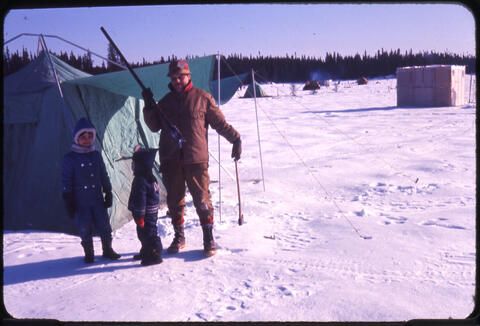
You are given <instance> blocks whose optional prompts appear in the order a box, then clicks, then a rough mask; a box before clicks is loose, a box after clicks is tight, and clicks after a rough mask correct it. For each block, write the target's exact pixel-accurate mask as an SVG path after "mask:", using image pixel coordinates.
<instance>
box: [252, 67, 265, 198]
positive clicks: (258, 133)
mask: <svg viewBox="0 0 480 326" xmlns="http://www.w3.org/2000/svg"><path fill="white" fill-rule="evenodd" d="M252 85H253V100H254V102H255V118H256V120H257V138H258V151H259V152H260V166H261V168H262V183H263V191H265V177H264V175H263V159H262V146H261V145H260V128H259V127H258V111H257V92H256V87H255V73H254V71H253V69H252Z"/></svg>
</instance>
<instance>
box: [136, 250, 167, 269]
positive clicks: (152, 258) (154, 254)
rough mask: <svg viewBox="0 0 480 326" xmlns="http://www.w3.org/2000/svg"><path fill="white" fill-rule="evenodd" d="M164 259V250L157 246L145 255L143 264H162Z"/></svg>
mask: <svg viewBox="0 0 480 326" xmlns="http://www.w3.org/2000/svg"><path fill="white" fill-rule="evenodd" d="M162 261H163V259H162V252H161V251H158V249H156V248H155V249H153V250H152V251H151V252H150V253H148V254H144V255H143V257H142V262H141V264H142V265H143V266H150V265H156V264H160V263H161V262H162Z"/></svg>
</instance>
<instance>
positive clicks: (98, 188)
mask: <svg viewBox="0 0 480 326" xmlns="http://www.w3.org/2000/svg"><path fill="white" fill-rule="evenodd" d="M95 136H96V130H95V128H93V126H92V125H91V124H90V123H89V122H88V120H87V119H85V118H81V119H80V120H78V122H77V124H76V125H75V129H74V131H73V144H72V147H71V150H70V152H68V153H67V154H65V156H64V157H63V161H62V185H63V190H62V197H63V199H64V201H65V206H66V209H67V213H68V215H69V217H70V218H75V219H76V223H77V227H78V233H79V236H80V238H81V240H82V241H81V244H82V247H83V249H84V252H85V259H84V260H85V262H86V263H93V261H94V248H93V238H92V237H93V227H94V226H95V227H96V229H97V231H98V233H99V236H100V238H101V240H102V249H103V255H102V256H103V257H105V258H110V259H119V258H120V255H119V254H117V253H116V252H115V251H114V250H113V249H112V228H111V226H110V221H109V217H108V212H107V208H108V207H111V206H112V185H111V183H110V179H109V177H108V174H107V169H106V168H105V163H104V162H103V159H102V155H101V154H100V152H98V151H97V150H95V145H94V144H93V143H94V141H95ZM102 191H103V192H104V193H105V197H104V196H103V194H102Z"/></svg>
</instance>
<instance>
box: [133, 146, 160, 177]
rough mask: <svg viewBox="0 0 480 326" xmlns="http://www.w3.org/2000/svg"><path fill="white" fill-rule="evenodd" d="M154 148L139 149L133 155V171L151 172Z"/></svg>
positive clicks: (155, 151) (155, 150)
mask: <svg viewBox="0 0 480 326" xmlns="http://www.w3.org/2000/svg"><path fill="white" fill-rule="evenodd" d="M156 153H157V149H156V148H152V149H145V148H141V149H139V150H137V151H136V152H134V153H133V158H132V159H133V162H134V163H135V171H137V172H140V171H142V170H143V171H151V170H152V168H153V162H154V161H155V154H156Z"/></svg>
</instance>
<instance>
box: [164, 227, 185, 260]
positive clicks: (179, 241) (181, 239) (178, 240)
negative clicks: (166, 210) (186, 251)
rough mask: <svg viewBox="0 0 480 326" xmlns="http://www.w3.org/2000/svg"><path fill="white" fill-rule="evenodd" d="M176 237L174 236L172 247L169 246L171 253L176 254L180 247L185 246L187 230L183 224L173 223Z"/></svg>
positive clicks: (168, 250) (168, 249)
mask: <svg viewBox="0 0 480 326" xmlns="http://www.w3.org/2000/svg"><path fill="white" fill-rule="evenodd" d="M173 230H174V231H175V237H174V238H173V241H172V243H171V244H170V247H168V248H167V252H168V253H169V254H176V253H177V252H179V251H180V249H182V248H185V230H184V227H183V224H179V225H175V224H174V225H173Z"/></svg>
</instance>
